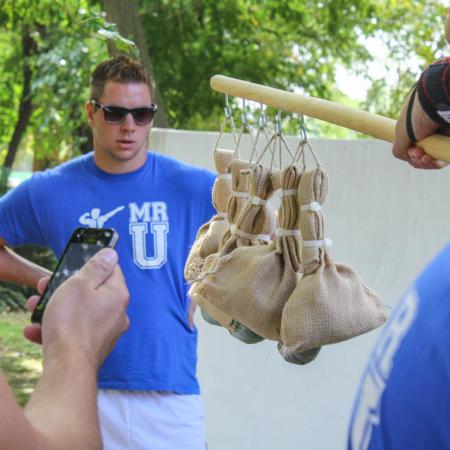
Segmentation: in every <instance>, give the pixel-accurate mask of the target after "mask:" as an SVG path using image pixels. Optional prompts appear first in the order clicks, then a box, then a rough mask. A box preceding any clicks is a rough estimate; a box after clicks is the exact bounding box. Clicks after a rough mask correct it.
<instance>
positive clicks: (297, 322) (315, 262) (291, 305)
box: [279, 167, 386, 362]
mask: <svg viewBox="0 0 450 450" xmlns="http://www.w3.org/2000/svg"><path fill="white" fill-rule="evenodd" d="M327 187H328V176H327V174H326V172H325V171H324V170H323V169H322V168H320V167H319V168H318V169H316V170H312V171H307V172H305V173H304V174H303V175H302V178H301V181H300V184H299V199H300V203H301V206H300V229H301V232H302V235H303V250H302V259H303V265H304V276H303V278H302V279H301V280H300V279H299V280H298V283H297V286H296V288H295V289H294V291H293V292H292V294H291V296H290V298H289V299H288V301H287V302H286V304H285V306H284V309H283V314H282V321H281V342H282V345H281V346H279V350H280V353H281V354H282V355H283V357H284V358H285V359H286V360H287V361H290V362H300V361H301V359H302V352H307V351H309V350H311V349H317V348H319V347H321V346H323V345H326V344H332V343H335V342H340V341H343V340H345V339H349V338H352V337H354V336H358V335H360V334H362V333H366V332H368V331H370V330H372V329H374V328H376V327H378V326H380V325H381V324H383V322H384V321H385V320H386V313H385V310H384V307H383V305H382V303H381V302H380V300H379V298H378V297H377V296H376V295H375V294H374V293H373V292H372V291H371V290H370V289H369V288H368V287H367V286H365V285H364V283H363V282H362V281H361V280H360V278H359V276H358V275H357V274H356V273H355V272H354V271H353V270H352V269H351V268H350V267H348V266H347V265H344V264H336V263H335V262H334V261H333V259H332V257H331V255H330V253H329V250H328V248H327V247H328V246H329V245H330V242H329V240H327V239H324V224H323V215H322V213H321V208H320V204H321V203H323V201H324V200H325V197H326V194H327ZM299 360H300V361H299Z"/></svg>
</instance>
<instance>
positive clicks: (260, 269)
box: [200, 164, 302, 340]
mask: <svg viewBox="0 0 450 450" xmlns="http://www.w3.org/2000/svg"><path fill="white" fill-rule="evenodd" d="M258 175H259V176H260V177H267V178H268V175H269V173H268V171H263V170H262V169H260V173H257V172H255V176H256V177H258ZM300 177H301V169H300V168H299V167H298V166H297V165H295V164H293V165H291V166H289V167H287V168H285V169H284V170H283V171H282V172H281V173H280V172H278V173H275V174H274V175H273V176H272V177H271V180H272V188H275V189H277V188H281V189H282V200H281V205H280V212H279V222H280V228H279V229H278V230H277V238H276V241H275V242H270V243H268V244H267V243H266V244H264V243H263V244H262V245H261V243H260V245H240V246H237V245H236V244H235V243H236V241H238V239H246V238H247V239H249V238H250V237H251V236H253V237H252V238H251V239H250V240H249V242H248V243H249V244H255V243H257V242H258V240H257V239H255V236H256V235H258V234H261V233H264V234H265V233H267V231H268V230H267V228H266V229H263V228H262V227H261V226H258V224H257V221H255V218H256V217H257V215H255V214H245V212H246V210H245V209H244V211H243V213H242V214H241V215H240V216H239V219H238V221H237V224H236V226H237V229H234V230H233V231H234V234H235V235H236V237H235V241H234V245H233V241H229V242H228V243H227V244H229V247H224V250H225V249H227V250H228V251H227V252H226V254H225V256H222V257H221V258H219V261H218V264H217V267H216V269H215V271H214V273H212V274H211V275H209V276H208V277H207V278H205V280H204V281H203V282H202V285H201V287H200V288H201V295H202V296H203V297H204V298H206V299H208V302H209V303H210V304H212V305H213V306H214V307H216V308H217V309H220V310H222V311H225V312H226V313H227V314H229V315H230V316H231V317H233V318H234V319H235V320H236V321H237V322H239V323H241V324H242V325H245V326H246V327H247V328H249V329H250V330H252V331H253V332H255V333H256V334H258V335H260V336H263V337H265V338H268V339H272V340H279V339H280V324H281V314H282V309H283V306H284V303H285V302H286V300H287V299H288V298H289V296H290V294H291V292H292V291H293V289H294V288H295V286H296V283H297V279H298V278H301V276H302V273H301V259H300V256H301V239H300V233H299V230H298V226H299V225H298V218H299V214H298V199H297V193H298V190H297V188H298V184H299V181H300ZM256 179H258V178H256ZM260 181H261V179H260ZM266 183H268V180H267V181H266V182H265V184H266ZM255 185H256V186H258V183H255ZM266 191H267V189H266ZM250 194H251V198H250V200H249V203H248V204H247V205H246V208H247V213H250V212H251V211H252V210H253V211H257V206H258V205H259V203H260V200H259V199H258V200H256V201H255V200H253V202H252V198H254V197H253V195H254V193H253V192H252V191H251V192H250ZM257 194H258V197H259V198H263V197H261V193H257ZM264 198H268V197H267V195H266V196H264ZM254 203H257V205H255V204H254ZM230 247H231V248H230ZM224 253H225V252H224Z"/></svg>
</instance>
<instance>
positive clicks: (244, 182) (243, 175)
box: [189, 159, 261, 342]
mask: <svg viewBox="0 0 450 450" xmlns="http://www.w3.org/2000/svg"><path fill="white" fill-rule="evenodd" d="M248 167H249V163H248V161H244V160H241V159H235V160H233V161H232V162H231V163H230V164H229V165H228V168H227V174H229V175H230V176H231V191H230V195H229V196H228V201H227V208H226V211H227V213H226V221H225V224H226V226H225V227H224V232H223V234H222V235H221V236H220V239H219V243H218V249H217V250H216V252H214V253H211V254H210V255H209V256H208V257H207V258H206V259H205V261H204V264H203V267H202V273H205V272H206V273H207V272H210V271H211V270H213V268H214V266H215V265H216V261H217V258H218V256H219V254H220V250H221V249H222V247H223V245H224V243H225V242H226V241H227V240H228V239H229V238H230V237H231V233H230V226H231V225H234V224H235V222H236V220H237V217H238V215H239V214H240V212H241V211H242V209H243V208H244V206H245V204H246V203H247V200H248V196H249V193H248V190H249V183H250V180H249V176H250V172H249V170H248ZM202 273H201V274H199V276H198V277H197V278H198V279H201V278H202ZM189 295H190V297H191V299H192V300H193V301H194V302H195V303H196V304H197V305H199V306H200V309H201V313H202V316H203V318H204V319H205V320H206V321H207V322H208V323H210V324H211V325H219V326H224V327H226V328H228V329H229V330H230V331H231V330H235V329H237V328H240V327H239V325H238V324H237V323H235V322H234V320H233V318H232V317H231V316H229V315H228V314H225V313H224V312H223V311H221V310H219V309H217V308H215V307H214V306H213V305H210V304H208V302H207V301H205V300H204V299H202V298H201V297H199V296H198V295H197V294H196V292H195V289H194V286H193V287H192V288H191V290H190V291H189ZM255 339H256V338H255V337H253V336H250V337H249V340H251V341H252V342H253V341H254V340H255ZM257 340H258V341H259V340H261V339H260V338H259V337H258V339H257Z"/></svg>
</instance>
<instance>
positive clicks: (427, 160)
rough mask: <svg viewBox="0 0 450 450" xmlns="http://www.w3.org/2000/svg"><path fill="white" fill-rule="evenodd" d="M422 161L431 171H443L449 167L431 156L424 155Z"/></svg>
mask: <svg viewBox="0 0 450 450" xmlns="http://www.w3.org/2000/svg"><path fill="white" fill-rule="evenodd" d="M421 161H422V162H423V163H424V164H426V165H427V166H428V168H429V169H442V168H444V167H446V166H447V163H446V162H445V161H440V160H439V159H434V158H433V157H431V156H430V155H427V154H424V155H423V156H422V158H421Z"/></svg>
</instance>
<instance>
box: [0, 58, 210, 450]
mask: <svg viewBox="0 0 450 450" xmlns="http://www.w3.org/2000/svg"><path fill="white" fill-rule="evenodd" d="M86 111H87V117H88V121H89V124H90V125H91V127H92V130H93V139H94V151H93V152H92V153H89V154H87V155H84V156H82V157H79V158H76V159H74V160H72V161H70V162H68V163H65V164H62V165H60V166H58V167H56V168H55V169H51V170H47V171H45V172H41V173H36V174H34V176H33V177H32V178H31V179H30V180H28V181H26V182H24V183H22V184H21V185H20V186H18V187H17V188H16V189H14V190H13V191H11V192H10V193H8V194H7V195H6V196H4V197H2V198H1V199H0V279H3V280H5V281H13V282H17V283H23V284H27V285H28V286H36V283H37V281H38V279H39V278H41V276H43V275H46V271H44V270H43V269H41V268H39V267H37V266H35V265H32V264H30V263H28V262H27V261H24V260H23V259H21V258H19V257H18V256H17V255H15V254H14V253H13V252H12V251H11V250H10V249H8V248H7V247H6V246H7V245H10V246H14V245H18V244H23V243H34V244H38V245H43V246H47V247H50V248H51V249H52V250H53V251H54V253H55V254H56V255H57V256H59V255H60V254H61V252H62V250H63V248H64V246H65V243H66V241H67V239H68V238H69V236H70V235H71V233H72V231H73V229H74V228H76V227H78V226H91V227H103V226H104V227H111V228H114V229H116V230H117V231H118V233H119V236H120V239H119V242H118V245H117V251H118V253H119V262H120V265H121V268H122V270H123V272H124V275H125V279H126V282H127V286H128V288H129V291H130V303H129V307H128V315H129V317H130V328H129V329H128V331H127V332H126V333H125V334H124V335H123V337H122V338H121V339H120V340H119V342H118V343H117V345H116V347H115V348H114V349H113V351H112V353H111V354H110V356H109V357H108V358H107V359H106V360H105V363H104V364H103V366H102V367H101V369H100V371H99V378H98V386H99V388H100V390H99V398H98V402H99V410H100V423H101V428H102V436H103V440H104V445H105V449H107V450H115V449H124V448H133V449H136V450H139V449H149V448H157V449H174V448H183V449H185V450H191V449H192V450H198V449H203V448H204V447H205V444H204V442H205V439H204V421H203V407H202V403H201V399H200V396H199V386H198V382H197V378H196V346H197V332H196V330H195V328H194V327H193V326H192V323H191V321H190V320H189V318H188V311H189V301H188V299H187V296H186V294H187V286H186V284H185V282H184V279H183V266H184V262H185V259H186V257H187V253H188V249H189V246H190V245H191V244H192V242H193V241H194V239H195V234H196V232H197V229H198V227H199V226H200V225H201V224H202V223H204V222H206V221H207V220H209V218H210V217H211V216H212V215H213V213H214V210H213V206H212V203H211V189H212V185H213V182H214V178H215V177H214V175H213V174H212V173H210V172H208V171H206V170H203V169H198V168H194V167H191V166H188V165H186V164H183V163H180V162H178V161H176V160H174V159H171V158H168V157H165V156H162V155H159V154H156V153H153V152H148V151H147V149H146V141H147V136H148V133H149V130H150V128H151V124H152V119H153V116H154V114H155V112H156V106H155V105H153V104H152V91H151V82H150V80H149V78H148V77H147V75H146V74H145V72H144V70H143V68H142V66H141V65H140V64H139V63H137V62H135V61H133V60H131V59H130V58H128V57H126V56H123V55H122V56H118V57H115V58H113V59H111V60H108V61H105V62H103V63H101V64H100V65H99V66H97V68H96V69H95V70H94V72H93V76H92V81H91V98H90V101H89V102H87V104H86ZM74 376H76V374H74Z"/></svg>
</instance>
